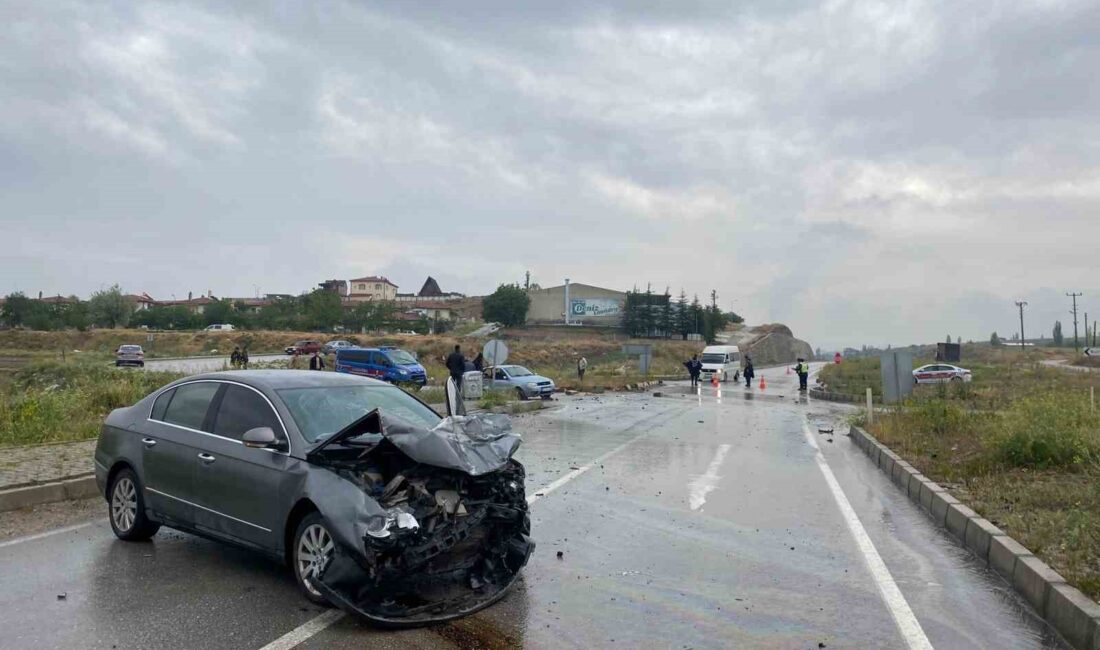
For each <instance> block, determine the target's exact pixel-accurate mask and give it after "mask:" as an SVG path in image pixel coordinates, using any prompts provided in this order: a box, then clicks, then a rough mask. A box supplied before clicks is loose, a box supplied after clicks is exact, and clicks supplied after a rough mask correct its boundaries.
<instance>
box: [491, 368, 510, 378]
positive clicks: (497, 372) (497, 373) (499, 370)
mask: <svg viewBox="0 0 1100 650" xmlns="http://www.w3.org/2000/svg"><path fill="white" fill-rule="evenodd" d="M507 378H508V375H506V374H504V371H503V370H501V369H500V368H497V370H496V375H495V376H494V379H507Z"/></svg>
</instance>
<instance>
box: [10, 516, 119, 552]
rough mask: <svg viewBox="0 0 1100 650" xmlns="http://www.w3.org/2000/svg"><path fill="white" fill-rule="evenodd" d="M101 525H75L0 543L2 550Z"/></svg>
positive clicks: (88, 523)
mask: <svg viewBox="0 0 1100 650" xmlns="http://www.w3.org/2000/svg"><path fill="white" fill-rule="evenodd" d="M97 523H99V522H98V521H89V522H85V523H83V524H73V525H72V526H65V527H64V528H57V529H55V530H48V531H46V532H44V533H38V534H36V535H27V536H26V537H17V538H15V539H9V540H7V541H4V542H0V548H4V547H5V546H15V545H16V544H22V543H23V542H33V541H34V540H36V539H42V538H43V537H50V536H51V535H60V534H61V533H70V532H72V531H74V530H80V529H81V528H87V527H88V526H94V525H95V524H97Z"/></svg>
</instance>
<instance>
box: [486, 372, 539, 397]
mask: <svg viewBox="0 0 1100 650" xmlns="http://www.w3.org/2000/svg"><path fill="white" fill-rule="evenodd" d="M485 378H486V379H487V380H488V385H487V388H490V389H497V390H500V389H510V390H515V391H516V393H517V394H518V395H519V398H520V399H528V398H531V397H541V398H542V399H549V398H550V396H551V395H553V393H554V381H553V380H552V379H549V378H547V377H543V376H542V375H536V374H535V373H533V372H531V371H530V370H528V369H527V368H524V367H523V366H496V367H495V368H486V369H485Z"/></svg>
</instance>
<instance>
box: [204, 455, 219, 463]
mask: <svg viewBox="0 0 1100 650" xmlns="http://www.w3.org/2000/svg"><path fill="white" fill-rule="evenodd" d="M199 460H201V461H202V462H203V463H204V464H206V465H209V464H210V463H212V462H214V461H216V460H218V459H217V458H215V457H214V456H211V455H210V454H199Z"/></svg>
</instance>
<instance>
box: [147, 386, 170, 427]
mask: <svg viewBox="0 0 1100 650" xmlns="http://www.w3.org/2000/svg"><path fill="white" fill-rule="evenodd" d="M175 392H176V391H175V389H173V390H166V391H164V392H163V393H161V394H160V397H158V398H157V399H156V401H155V402H153V412H152V413H151V414H150V415H149V417H150V418H152V419H154V420H163V419H164V411H165V410H166V409H167V408H168V402H171V401H172V395H173V394H174V393H175Z"/></svg>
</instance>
